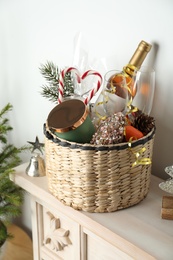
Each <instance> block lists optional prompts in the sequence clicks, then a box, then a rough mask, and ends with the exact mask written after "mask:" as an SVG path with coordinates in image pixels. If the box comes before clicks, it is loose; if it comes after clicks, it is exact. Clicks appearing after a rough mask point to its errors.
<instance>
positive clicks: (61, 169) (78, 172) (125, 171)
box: [44, 124, 155, 212]
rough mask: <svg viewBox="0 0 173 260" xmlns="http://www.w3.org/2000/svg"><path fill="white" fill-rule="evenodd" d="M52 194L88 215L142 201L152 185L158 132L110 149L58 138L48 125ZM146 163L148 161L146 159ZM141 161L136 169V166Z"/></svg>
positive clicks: (46, 135) (48, 164) (48, 158)
mask: <svg viewBox="0 0 173 260" xmlns="http://www.w3.org/2000/svg"><path fill="white" fill-rule="evenodd" d="M44 133H45V154H46V175H47V178H48V187H49V191H50V192H51V193H52V194H53V195H54V196H55V197H56V198H57V199H58V200H60V201H61V202H63V203H64V204H65V205H68V206H71V207H73V208H74V209H77V210H83V211H88V212H113V211H116V210H119V209H123V208H127V207H130V206H132V205H135V204H137V203H139V202H140V201H142V200H143V199H144V198H145V197H146V195H147V193H148V191H149V185H150V175H151V164H148V165H147V164H146V165H145V164H144V165H141V164H140V163H139V158H138V159H137V156H136V155H137V154H138V155H139V154H140V151H142V148H145V149H143V150H145V151H144V152H143V153H141V155H140V156H141V158H140V159H142V158H150V159H151V160H152V153H153V142H154V136H155V129H153V130H152V131H151V132H150V133H149V134H148V135H147V136H145V137H143V138H141V139H140V140H137V141H133V142H132V143H131V148H129V146H128V143H121V144H117V145H109V146H95V145H90V144H78V143H73V142H67V141H65V140H62V139H58V138H57V137H56V136H54V135H53V134H52V133H51V132H50V130H49V129H48V128H47V126H46V124H45V125H44ZM144 160H145V159H144ZM135 162H137V165H136V166H133V164H134V163H135Z"/></svg>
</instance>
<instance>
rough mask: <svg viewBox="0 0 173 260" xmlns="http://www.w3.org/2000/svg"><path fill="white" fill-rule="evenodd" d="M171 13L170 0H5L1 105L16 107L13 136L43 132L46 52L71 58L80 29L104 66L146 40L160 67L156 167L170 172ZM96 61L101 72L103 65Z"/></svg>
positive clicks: (124, 58)
mask: <svg viewBox="0 0 173 260" xmlns="http://www.w3.org/2000/svg"><path fill="white" fill-rule="evenodd" d="M172 14H173V1H172V0H130V1H129V0H119V1H118V0H106V1H105V0H102V1H100V0H88V1H87V0H73V1H70V0H69V1H67V0H63V1H62V0H61V1H60V0H0V107H1V108H2V107H3V106H4V105H5V104H6V103H7V102H10V103H11V104H12V105H13V107H14V108H13V111H12V112H11V113H10V122H11V124H12V126H13V128H14V130H13V132H12V133H11V134H10V136H9V139H10V141H11V142H13V143H14V144H15V145H16V146H22V145H25V144H27V141H34V140H35V137H36V135H37V136H38V137H39V139H40V141H43V140H44V136H43V131H42V126H43V123H44V122H45V120H46V118H47V115H48V113H49V112H50V110H51V109H52V107H53V106H54V104H52V103H50V102H49V101H48V100H47V99H44V98H43V97H42V96H41V94H40V91H41V86H42V84H43V83H45V81H44V79H43V77H42V76H41V74H40V71H39V67H40V64H41V63H45V62H46V61H47V60H49V61H53V62H55V63H56V64H57V65H58V66H59V67H60V68H61V67H63V66H71V65H72V63H73V53H74V37H75V36H76V35H77V33H79V32H81V34H82V35H83V36H84V38H85V39H86V41H85V46H87V50H88V53H89V65H90V66H91V65H93V61H94V60H97V61H98V62H101V61H103V60H104V61H106V64H107V69H112V68H120V69H121V68H122V66H123V65H125V64H126V63H127V62H128V60H129V59H130V57H131V55H132V54H133V52H134V50H135V49H136V47H137V45H138V43H139V42H140V41H141V40H146V41H148V42H150V43H152V44H153V48H152V51H151V52H150V54H149V55H148V57H147V59H146V60H145V62H144V64H152V65H153V67H154V69H155V70H156V91H155V99H154V105H153V110H152V114H151V115H153V116H154V117H155V120H156V126H157V132H156V139H155V146H154V158H153V174H155V175H158V176H160V177H163V178H167V177H168V176H165V172H164V168H165V166H167V165H171V164H173V137H172V134H173V102H172V101H173V53H172V43H173V15H172ZM100 64H102V63H100ZM95 69H100V72H101V73H104V70H103V66H96V67H95ZM22 158H23V161H28V160H29V158H30V154H29V153H27V154H24V155H23V157H22Z"/></svg>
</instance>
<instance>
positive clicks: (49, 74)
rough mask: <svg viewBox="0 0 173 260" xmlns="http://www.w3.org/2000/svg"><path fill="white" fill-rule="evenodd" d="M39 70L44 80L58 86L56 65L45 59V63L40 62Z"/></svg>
mask: <svg viewBox="0 0 173 260" xmlns="http://www.w3.org/2000/svg"><path fill="white" fill-rule="evenodd" d="M40 72H41V74H42V75H43V77H44V78H45V79H46V81H48V82H49V84H51V85H53V86H58V82H59V72H58V67H57V66H56V65H55V64H54V63H53V62H51V61H50V62H49V61H47V62H46V64H45V65H44V64H41V67H40Z"/></svg>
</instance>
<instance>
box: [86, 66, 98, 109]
mask: <svg viewBox="0 0 173 260" xmlns="http://www.w3.org/2000/svg"><path fill="white" fill-rule="evenodd" d="M89 75H95V76H98V77H99V80H98V82H97V86H96V87H95V88H93V89H92V90H91V91H90V93H89V96H88V97H87V98H86V99H85V100H84V103H85V105H88V103H89V101H90V100H91V99H92V98H93V96H94V95H95V94H96V93H97V91H98V90H99V89H100V86H101V84H102V76H101V75H100V73H98V72H97V71H95V70H88V71H86V72H85V73H84V74H83V75H82V79H84V78H86V77H87V76H89Z"/></svg>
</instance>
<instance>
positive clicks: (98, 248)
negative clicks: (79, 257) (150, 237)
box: [83, 229, 133, 260]
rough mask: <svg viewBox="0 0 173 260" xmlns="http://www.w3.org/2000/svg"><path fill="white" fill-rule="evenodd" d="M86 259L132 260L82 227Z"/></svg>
mask: <svg viewBox="0 0 173 260" xmlns="http://www.w3.org/2000/svg"><path fill="white" fill-rule="evenodd" d="M83 235H84V236H85V241H86V242H85V243H86V255H87V260H115V259H119V260H121V259H124V260H132V259H133V258H131V257H130V256H129V255H127V254H126V253H124V252H123V251H121V250H120V249H119V248H117V247H116V246H113V245H112V244H110V243H108V242H107V241H106V238H105V240H104V239H102V238H100V237H98V236H97V235H95V234H94V233H92V232H90V231H89V230H87V229H84V233H83Z"/></svg>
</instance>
